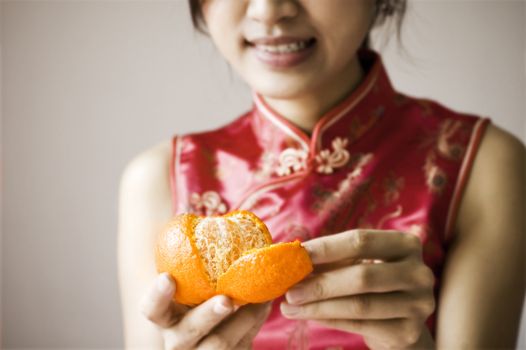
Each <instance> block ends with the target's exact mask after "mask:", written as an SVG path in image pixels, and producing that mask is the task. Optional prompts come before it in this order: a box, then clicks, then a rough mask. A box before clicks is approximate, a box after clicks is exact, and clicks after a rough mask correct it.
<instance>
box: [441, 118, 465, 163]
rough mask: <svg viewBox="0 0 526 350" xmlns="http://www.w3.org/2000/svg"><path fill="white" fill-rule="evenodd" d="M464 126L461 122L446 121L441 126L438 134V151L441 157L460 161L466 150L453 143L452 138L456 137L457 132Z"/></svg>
mask: <svg viewBox="0 0 526 350" xmlns="http://www.w3.org/2000/svg"><path fill="white" fill-rule="evenodd" d="M461 126H462V122H461V121H460V120H452V119H446V120H444V122H443V123H442V124H440V130H439V132H438V141H437V150H438V152H439V153H440V155H442V156H444V157H445V158H447V159H451V160H460V158H462V155H463V154H464V150H465V148H464V147H463V146H462V145H460V144H458V143H451V142H450V138H451V137H453V135H455V133H456V132H457V130H458V129H459V128H460V127H461Z"/></svg>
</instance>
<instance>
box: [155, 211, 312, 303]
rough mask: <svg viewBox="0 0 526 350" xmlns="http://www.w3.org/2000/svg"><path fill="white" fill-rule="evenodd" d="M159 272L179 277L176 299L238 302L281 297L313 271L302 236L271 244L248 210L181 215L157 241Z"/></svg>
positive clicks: (264, 227) (264, 229)
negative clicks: (222, 297) (220, 296)
mask: <svg viewBox="0 0 526 350" xmlns="http://www.w3.org/2000/svg"><path fill="white" fill-rule="evenodd" d="M156 264H157V270H158V272H168V273H170V274H171V275H172V277H173V278H174V279H175V281H176V286H177V287H176V293H175V296H174V298H175V300H176V301H177V302H178V303H180V304H185V305H197V304H200V303H202V302H203V301H205V300H207V299H209V298H211V297H212V296H214V295H216V294H225V295H228V296H230V297H231V298H232V299H233V300H234V301H235V302H236V303H237V304H246V303H260V302H265V301H269V300H272V299H274V298H276V297H279V296H280V295H282V294H283V293H285V292H286V291H287V289H288V288H290V287H291V286H292V285H293V284H295V283H297V282H299V281H300V280H302V279H303V278H304V277H305V276H306V275H308V274H309V273H310V272H311V271H312V263H311V261H310V258H309V256H308V254H307V252H306V250H305V248H303V247H302V246H301V244H300V243H299V241H296V242H292V243H278V244H274V245H272V237H271V235H270V233H269V232H268V229H267V227H266V225H265V224H264V223H263V222H262V221H261V220H260V219H259V218H258V217H257V216H256V215H254V214H253V213H251V212H248V211H243V210H238V211H234V212H231V213H228V214H226V215H224V216H214V217H200V216H196V215H194V214H181V215H178V216H176V217H175V218H174V219H173V220H172V221H171V222H170V223H168V224H167V225H166V227H165V228H164V229H163V230H162V232H161V233H160V235H159V237H158V242H157V246H156Z"/></svg>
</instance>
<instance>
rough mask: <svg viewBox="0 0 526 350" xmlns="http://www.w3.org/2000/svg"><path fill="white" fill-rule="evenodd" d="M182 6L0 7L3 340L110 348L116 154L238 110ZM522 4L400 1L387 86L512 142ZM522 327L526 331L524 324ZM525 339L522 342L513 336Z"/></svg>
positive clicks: (521, 128) (520, 106)
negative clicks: (407, 5)
mask: <svg viewBox="0 0 526 350" xmlns="http://www.w3.org/2000/svg"><path fill="white" fill-rule="evenodd" d="M186 6H187V5H186V1H183V0H180V1H177V0H176V1H134V2H131V1H130V2H128V1H100V2H96V1H32V2H31V1H2V3H1V7H0V9H1V14H0V21H1V27H0V29H1V37H0V38H1V49H2V51H1V53H2V56H1V58H2V66H1V67H2V70H1V78H2V80H1V81H2V101H3V105H2V126H1V131H2V139H1V141H2V151H3V154H2V160H3V164H2V189H3V191H2V199H3V222H2V231H3V232H2V233H3V236H2V248H3V249H2V261H1V263H2V288H1V293H2V303H1V306H2V328H3V332H2V344H3V346H4V347H5V348H28V347H37V348H53V349H58V348H73V347H79V348H100V349H107V348H120V347H121V346H122V339H121V317H120V308H119V298H118V288H117V280H116V214H117V207H116V206H117V201H116V198H117V187H118V180H119V176H120V173H121V171H122V169H123V167H124V165H125V164H126V162H127V161H128V160H129V159H130V158H131V157H132V156H133V155H135V154H136V153H138V152H139V151H141V150H143V149H145V148H147V147H149V146H151V145H153V144H155V143H157V142H159V141H160V140H163V139H166V138H168V137H170V136H171V135H172V134H173V133H174V132H178V133H181V132H188V131H194V130H202V129H205V128H212V127H216V126H219V125H221V124H223V123H226V122H227V121H229V120H231V119H232V118H234V117H236V116H237V115H239V114H240V113H241V112H242V111H244V110H245V109H246V108H247V107H249V106H250V96H249V92H248V90H247V89H246V87H245V86H244V85H243V84H242V83H240V82H239V81H238V80H237V78H236V77H235V76H234V73H232V72H231V71H230V70H229V69H228V67H227V65H226V63H224V62H223V61H222V60H221V59H220V58H219V57H218V56H217V55H216V54H215V52H214V49H213V48H212V47H211V45H210V43H209V42H208V41H207V40H206V39H204V38H202V37H200V36H199V35H197V34H195V33H193V31H192V28H191V26H190V21H189V16H188V12H187V7H186ZM525 7H526V5H525V3H524V2H521V1H502V0H495V1H413V2H412V8H411V9H410V11H409V13H408V18H407V23H406V29H407V30H406V31H405V34H404V46H405V49H406V51H407V53H406V54H404V53H400V52H398V50H397V49H396V47H395V46H388V47H387V48H386V52H385V56H384V57H385V61H386V63H387V67H388V70H389V72H390V74H391V77H392V80H393V82H394V85H395V86H396V87H398V88H399V89H400V90H401V91H404V92H407V93H410V94H414V95H417V96H425V97H431V98H433V99H436V100H439V101H441V102H442V103H444V104H446V105H448V106H450V107H452V108H455V109H458V110H461V111H466V112H472V113H477V114H481V115H487V116H490V117H491V118H492V119H493V121H494V122H495V123H496V124H498V125H500V126H502V127H504V128H505V129H507V130H509V131H510V132H512V133H514V134H515V135H517V136H519V137H521V138H522V139H523V140H526V130H525V116H526V106H525V101H526V87H525V80H526V79H525V75H526V71H525V70H526V67H525V41H526V33H525V27H524V26H525V24H524V23H525V19H526V18H525V11H526V9H525ZM523 328H524V327H523ZM521 344H523V345H524V341H522V343H521Z"/></svg>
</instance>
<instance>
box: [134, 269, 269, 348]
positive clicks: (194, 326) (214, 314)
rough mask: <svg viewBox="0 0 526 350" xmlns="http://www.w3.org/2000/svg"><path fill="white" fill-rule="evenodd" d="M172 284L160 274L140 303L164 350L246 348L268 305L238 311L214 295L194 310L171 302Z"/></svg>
mask: <svg viewBox="0 0 526 350" xmlns="http://www.w3.org/2000/svg"><path fill="white" fill-rule="evenodd" d="M175 288H176V286H175V283H174V281H173V280H172V279H171V278H170V277H169V275H168V274H166V273H163V274H160V275H159V276H158V278H157V280H156V283H155V284H154V285H153V286H152V287H151V289H150V290H149V291H148V293H147V294H146V295H145V296H144V298H143V301H142V303H141V310H142V312H143V314H144V315H145V316H146V317H147V318H148V319H149V320H150V321H152V322H153V323H155V324H156V325H157V326H158V327H159V329H160V330H161V333H162V336H163V338H164V344H165V345H164V346H165V349H169V350H175V349H185V350H186V349H200V350H201V349H215V350H223V349H250V348H251V344H252V340H253V338H254V337H255V336H256V334H257V332H258V331H259V329H260V328H261V326H262V325H263V323H264V322H265V319H266V318H267V316H268V313H269V312H270V304H269V303H267V304H253V305H248V306H243V307H240V308H236V307H234V305H233V304H232V301H231V300H230V299H229V298H227V297H225V296H223V295H217V296H215V297H213V298H211V299H209V300H207V301H205V302H204V303H202V304H201V305H199V306H196V307H195V308H189V307H187V306H184V305H178V304H176V303H174V302H173V300H172V296H173V294H174V292H175Z"/></svg>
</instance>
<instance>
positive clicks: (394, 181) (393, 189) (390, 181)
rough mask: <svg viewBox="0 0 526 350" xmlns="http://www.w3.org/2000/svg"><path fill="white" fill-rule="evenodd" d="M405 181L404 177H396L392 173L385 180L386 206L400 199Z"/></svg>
mask: <svg viewBox="0 0 526 350" xmlns="http://www.w3.org/2000/svg"><path fill="white" fill-rule="evenodd" d="M404 184H405V180H404V178H403V177H396V176H395V174H394V173H393V172H392V171H391V172H389V175H388V176H387V178H385V179H384V182H383V185H384V189H385V194H384V204H385V205H389V204H391V203H393V202H394V201H396V200H397V199H398V198H399V197H400V191H401V190H402V188H403V187H404Z"/></svg>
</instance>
